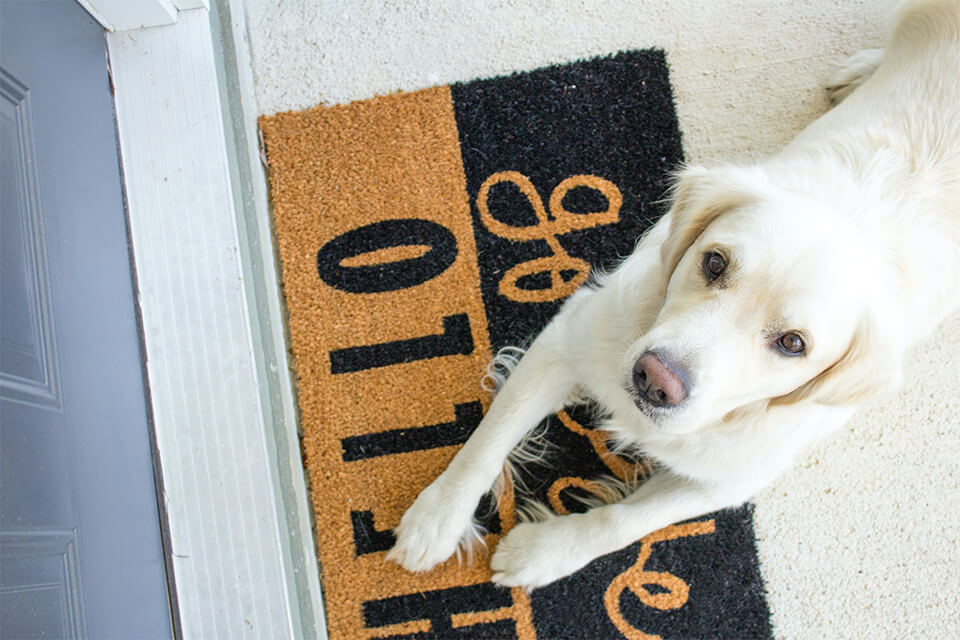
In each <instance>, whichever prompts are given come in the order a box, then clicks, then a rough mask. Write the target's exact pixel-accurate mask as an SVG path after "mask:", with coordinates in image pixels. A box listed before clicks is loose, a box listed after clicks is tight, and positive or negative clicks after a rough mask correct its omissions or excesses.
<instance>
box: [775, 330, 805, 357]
mask: <svg viewBox="0 0 960 640" xmlns="http://www.w3.org/2000/svg"><path fill="white" fill-rule="evenodd" d="M777 346H778V347H779V348H780V351H782V352H783V353H784V355H788V356H799V355H800V354H802V353H803V352H804V350H805V349H806V348H807V345H806V344H805V343H804V341H803V337H802V336H800V335H799V334H797V333H793V332H791V333H785V334H783V335H782V336H780V338H779V339H778V340H777Z"/></svg>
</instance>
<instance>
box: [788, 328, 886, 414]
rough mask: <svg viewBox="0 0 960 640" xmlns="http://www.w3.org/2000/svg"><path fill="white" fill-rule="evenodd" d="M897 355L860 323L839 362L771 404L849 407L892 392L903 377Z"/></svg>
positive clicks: (876, 334)
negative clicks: (811, 404)
mask: <svg viewBox="0 0 960 640" xmlns="http://www.w3.org/2000/svg"><path fill="white" fill-rule="evenodd" d="M898 353H899V352H898V350H897V349H896V347H895V346H894V345H893V344H892V343H891V341H888V340H882V339H881V338H880V336H879V335H878V332H877V328H876V326H875V325H874V324H873V323H872V322H870V321H868V320H863V321H862V322H861V323H860V326H859V327H858V328H857V331H856V333H854V336H853V340H852V341H851V342H850V346H849V347H848V348H847V350H846V352H845V353H844V354H843V356H841V358H840V359H839V360H837V361H836V362H834V363H833V364H832V365H830V366H829V367H827V368H826V369H825V370H823V371H822V372H820V373H819V374H818V375H817V376H816V377H815V378H813V379H812V380H810V381H809V382H806V383H804V384H802V385H801V386H800V387H798V388H797V389H795V390H793V391H791V392H790V393H788V394H786V395H783V396H779V397H777V398H774V399H773V400H771V401H770V404H772V405H786V404H793V403H796V402H802V401H806V400H808V401H811V402H818V403H820V404H826V405H835V406H851V405H855V404H859V403H861V402H863V401H865V400H869V399H870V398H872V397H874V396H878V395H880V394H881V393H883V392H887V391H892V390H893V389H894V388H895V387H896V386H898V385H899V383H900V379H901V375H902V374H901V370H900V358H899V356H898V355H897V354H898Z"/></svg>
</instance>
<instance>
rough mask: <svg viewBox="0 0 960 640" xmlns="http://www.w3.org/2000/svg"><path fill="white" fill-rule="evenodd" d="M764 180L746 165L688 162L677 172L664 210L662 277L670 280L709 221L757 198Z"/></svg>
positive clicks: (763, 187)
mask: <svg viewBox="0 0 960 640" xmlns="http://www.w3.org/2000/svg"><path fill="white" fill-rule="evenodd" d="M765 184H766V181H765V180H763V179H762V178H760V177H759V175H757V174H756V172H755V170H751V169H746V168H743V169H742V168H738V167H720V168H715V169H707V168H704V167H699V166H688V167H685V168H684V169H682V170H681V171H680V172H679V173H677V175H676V177H675V178H674V183H673V188H672V189H671V191H670V210H669V212H668V214H667V215H669V216H670V231H669V234H668V235H667V239H666V241H665V242H664V243H663V245H662V246H661V249H660V252H661V260H662V263H663V267H664V274H665V281H666V282H669V280H670V277H671V276H672V275H673V271H674V269H676V268H677V264H679V262H680V260H681V259H682V258H683V254H684V253H686V251H687V249H689V248H690V245H692V244H693V243H694V242H695V241H696V239H697V238H698V237H699V236H700V234H701V233H703V231H704V229H706V228H707V227H708V226H709V225H710V223H711V222H713V221H714V220H716V219H717V218H718V217H719V216H720V215H721V214H722V213H724V212H725V211H729V210H730V209H733V208H735V207H738V206H742V205H744V204H748V203H750V202H752V201H754V200H756V199H757V198H758V197H759V194H760V192H761V191H762V190H765Z"/></svg>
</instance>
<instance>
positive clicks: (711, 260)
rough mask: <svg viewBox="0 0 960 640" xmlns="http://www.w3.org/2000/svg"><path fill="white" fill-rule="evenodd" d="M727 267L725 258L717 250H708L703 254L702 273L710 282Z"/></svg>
mask: <svg viewBox="0 0 960 640" xmlns="http://www.w3.org/2000/svg"><path fill="white" fill-rule="evenodd" d="M726 268H727V259H726V258H724V257H723V254H722V253H720V252H719V251H710V252H709V253H707V254H705V255H704V256H703V275H705V276H707V280H710V281H711V282H712V281H714V280H716V279H717V278H719V277H720V276H721V275H723V272H724V270H725V269H726Z"/></svg>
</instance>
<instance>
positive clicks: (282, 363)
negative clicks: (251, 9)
mask: <svg viewBox="0 0 960 640" xmlns="http://www.w3.org/2000/svg"><path fill="white" fill-rule="evenodd" d="M213 5H214V6H213V8H212V9H211V10H207V9H195V10H189V11H180V12H179V17H178V19H177V21H176V23H174V24H170V25H166V26H159V27H155V28H150V29H139V30H134V31H124V32H111V33H108V34H107V44H108V50H109V64H110V68H111V77H112V80H113V84H114V98H115V104H116V112H117V130H118V136H119V140H120V155H121V165H122V171H123V177H124V184H125V192H126V200H127V209H128V220H129V226H130V238H131V245H132V246H131V251H132V254H133V263H134V267H135V271H136V280H137V283H138V303H139V307H140V314H141V318H142V323H143V341H144V351H145V358H146V371H147V377H148V381H149V387H150V398H151V404H152V413H153V424H154V429H155V434H156V442H157V454H158V464H159V466H160V469H161V474H162V479H163V487H164V496H163V500H164V503H165V505H164V506H165V510H166V513H167V515H168V521H169V522H168V523H169V532H170V546H171V549H170V550H169V553H170V566H172V570H173V574H174V575H173V580H174V583H175V586H176V598H175V599H174V601H175V602H177V606H178V610H179V618H180V632H181V634H182V636H183V637H185V638H194V637H196V638H204V637H237V636H241V635H243V634H251V633H252V634H254V635H257V636H264V635H269V636H270V637H285V638H301V637H309V638H325V637H326V631H325V624H324V618H323V605H322V601H321V596H320V582H319V571H318V568H317V563H316V556H315V551H314V545H313V536H312V528H311V515H310V514H311V511H310V509H309V506H308V501H307V492H306V486H305V481H304V474H303V469H302V465H301V463H300V460H301V458H300V450H299V439H298V432H297V420H296V409H295V404H294V399H293V390H292V383H291V380H290V374H289V368H288V363H287V359H286V353H287V349H286V341H285V337H284V323H283V312H282V303H281V298H280V291H279V286H278V283H277V275H276V274H277V265H276V262H275V256H274V250H273V241H272V237H271V233H270V222H269V217H268V209H267V196H266V188H265V179H264V173H263V169H262V167H261V165H260V163H259V154H258V149H257V145H256V140H257V133H256V113H255V107H254V105H255V101H254V98H253V89H252V75H251V70H250V66H249V53H248V50H247V44H246V43H247V41H246V27H245V24H244V15H243V7H242V3H240V2H230V0H215V2H214V3H213Z"/></svg>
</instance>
